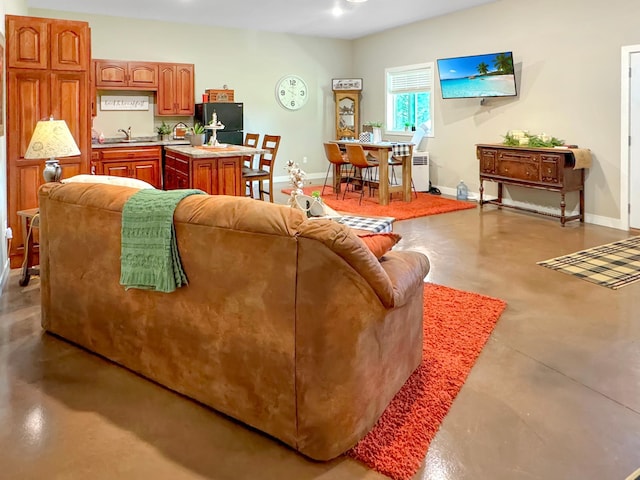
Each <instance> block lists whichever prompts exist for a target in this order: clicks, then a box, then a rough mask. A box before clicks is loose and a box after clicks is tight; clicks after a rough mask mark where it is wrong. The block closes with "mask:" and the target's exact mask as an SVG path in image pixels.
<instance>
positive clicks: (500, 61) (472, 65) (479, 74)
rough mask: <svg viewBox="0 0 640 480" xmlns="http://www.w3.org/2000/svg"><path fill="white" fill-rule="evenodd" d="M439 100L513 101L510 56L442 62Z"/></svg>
mask: <svg viewBox="0 0 640 480" xmlns="http://www.w3.org/2000/svg"><path fill="white" fill-rule="evenodd" d="M438 75H439V77H440V90H441V91H442V98H477V97H514V96H516V95H517V90H516V78H515V75H514V71H513V54H512V53H511V52H499V53H488V54H484V55H472V56H468V57H456V58H441V59H439V60H438Z"/></svg>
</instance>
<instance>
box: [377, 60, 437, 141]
mask: <svg viewBox="0 0 640 480" xmlns="http://www.w3.org/2000/svg"><path fill="white" fill-rule="evenodd" d="M386 92H387V104H386V119H387V121H386V131H387V133H400V132H404V131H405V130H406V129H407V128H406V126H407V124H408V125H410V126H415V127H422V128H423V129H424V130H425V131H426V132H427V135H428V136H430V137H432V136H433V121H432V119H433V62H431V63H421V64H419V65H407V66H404V67H394V68H387V69H386ZM409 130H411V128H409Z"/></svg>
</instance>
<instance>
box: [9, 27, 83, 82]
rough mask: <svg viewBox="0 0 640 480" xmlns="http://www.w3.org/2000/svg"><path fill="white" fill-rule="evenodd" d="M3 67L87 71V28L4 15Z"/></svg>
mask: <svg viewBox="0 0 640 480" xmlns="http://www.w3.org/2000/svg"><path fill="white" fill-rule="evenodd" d="M6 18H7V36H8V37H9V38H8V40H7V44H8V51H7V57H8V58H7V66H8V67H10V68H28V69H31V70H63V71H87V70H88V69H89V63H90V55H91V51H90V33H89V26H88V24H86V23H84V22H74V21H67V20H53V19H47V18H39V17H17V16H11V15H7V17H6Z"/></svg>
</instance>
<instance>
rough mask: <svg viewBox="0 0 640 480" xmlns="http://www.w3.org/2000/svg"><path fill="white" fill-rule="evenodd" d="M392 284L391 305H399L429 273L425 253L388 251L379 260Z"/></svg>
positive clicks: (405, 300)
mask: <svg viewBox="0 0 640 480" xmlns="http://www.w3.org/2000/svg"><path fill="white" fill-rule="evenodd" d="M380 265H381V266H382V269H383V270H384V271H385V272H386V273H387V275H388V276H389V279H390V280H391V285H392V286H393V305H394V307H401V306H402V305H404V304H405V303H406V302H407V299H408V298H409V297H410V296H411V294H412V293H413V292H414V291H415V289H416V288H417V287H419V286H420V285H421V284H422V283H423V282H424V277H426V276H427V273H429V268H430V265H429V259H428V258H427V257H426V255H424V254H422V253H419V252H412V251H390V252H387V253H385V255H384V257H382V259H381V260H380Z"/></svg>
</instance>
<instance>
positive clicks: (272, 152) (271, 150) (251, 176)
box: [242, 135, 280, 203]
mask: <svg viewBox="0 0 640 480" xmlns="http://www.w3.org/2000/svg"><path fill="white" fill-rule="evenodd" d="M279 147H280V135H265V136H264V138H263V139H262V147H261V148H262V150H266V152H265V153H262V154H260V160H259V161H258V168H248V167H243V169H242V179H243V180H244V181H245V182H258V194H259V195H260V200H264V194H265V193H266V194H267V195H269V201H270V202H271V203H273V167H274V164H275V161H276V154H277V153H278V148H279ZM265 182H266V183H267V187H268V190H266V189H265V185H264V184H265ZM252 192H253V191H252Z"/></svg>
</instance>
